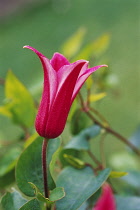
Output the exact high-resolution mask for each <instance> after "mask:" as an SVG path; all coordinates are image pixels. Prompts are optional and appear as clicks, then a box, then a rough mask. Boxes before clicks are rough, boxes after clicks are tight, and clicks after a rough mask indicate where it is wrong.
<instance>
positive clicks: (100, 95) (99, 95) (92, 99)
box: [89, 92, 106, 102]
mask: <svg viewBox="0 0 140 210" xmlns="http://www.w3.org/2000/svg"><path fill="white" fill-rule="evenodd" d="M105 96H106V93H104V92H103V93H97V94H91V95H90V97H89V100H90V102H95V101H98V100H101V99H102V98H104V97H105Z"/></svg>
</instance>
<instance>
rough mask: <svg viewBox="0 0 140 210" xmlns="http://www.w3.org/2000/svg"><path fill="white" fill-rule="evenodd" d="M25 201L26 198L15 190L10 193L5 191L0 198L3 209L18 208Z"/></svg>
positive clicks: (12, 209)
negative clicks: (0, 198)
mask: <svg viewBox="0 0 140 210" xmlns="http://www.w3.org/2000/svg"><path fill="white" fill-rule="evenodd" d="M26 202H27V200H26V199H25V198H23V197H22V196H21V194H20V193H19V192H18V191H16V190H14V192H12V193H10V192H7V193H6V194H5V195H4V196H3V197H2V200H1V204H2V207H3V210H18V209H19V208H20V207H21V206H22V205H24V204H25V203H26Z"/></svg>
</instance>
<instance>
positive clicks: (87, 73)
mask: <svg viewBox="0 0 140 210" xmlns="http://www.w3.org/2000/svg"><path fill="white" fill-rule="evenodd" d="M101 67H108V66H107V65H100V66H94V67H93V68H90V69H86V68H85V72H84V73H83V74H82V75H81V74H80V76H79V78H78V80H77V82H76V86H75V89H74V92H73V95H72V102H73V100H74V99H75V97H76V95H77V93H78V92H79V90H80V88H81V87H82V85H83V84H84V82H85V81H86V80H87V78H88V77H89V76H90V75H91V74H92V73H93V72H94V71H96V70H98V69H99V68H101Z"/></svg>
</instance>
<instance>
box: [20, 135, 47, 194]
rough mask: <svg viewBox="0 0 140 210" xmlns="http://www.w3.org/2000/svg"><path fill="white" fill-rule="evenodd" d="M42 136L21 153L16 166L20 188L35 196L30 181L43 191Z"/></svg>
mask: <svg viewBox="0 0 140 210" xmlns="http://www.w3.org/2000/svg"><path fill="white" fill-rule="evenodd" d="M41 151H42V138H40V137H38V138H37V139H36V140H35V141H34V142H33V143H32V144H30V145H29V146H28V147H27V148H26V149H25V150H24V151H23V153H22V154H21V156H20V158H19V160H18V162H17V166H16V181H17V185H18V187H19V189H20V190H21V191H22V192H23V193H24V194H25V195H27V196H31V197H33V196H34V190H33V189H32V187H31V186H30V185H29V183H28V182H32V183H34V184H35V185H36V186H37V187H38V188H39V190H40V192H42V193H43V189H44V187H43V175H42V160H41Z"/></svg>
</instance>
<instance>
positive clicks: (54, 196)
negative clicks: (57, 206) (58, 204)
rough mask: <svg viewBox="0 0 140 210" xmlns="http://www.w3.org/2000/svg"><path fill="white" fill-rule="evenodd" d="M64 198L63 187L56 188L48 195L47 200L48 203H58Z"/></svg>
mask: <svg viewBox="0 0 140 210" xmlns="http://www.w3.org/2000/svg"><path fill="white" fill-rule="evenodd" d="M63 197H65V191H64V188H63V187H56V188H55V189H53V190H52V191H51V193H50V196H49V199H50V201H53V202H54V201H58V200H60V199H62V198H63Z"/></svg>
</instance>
